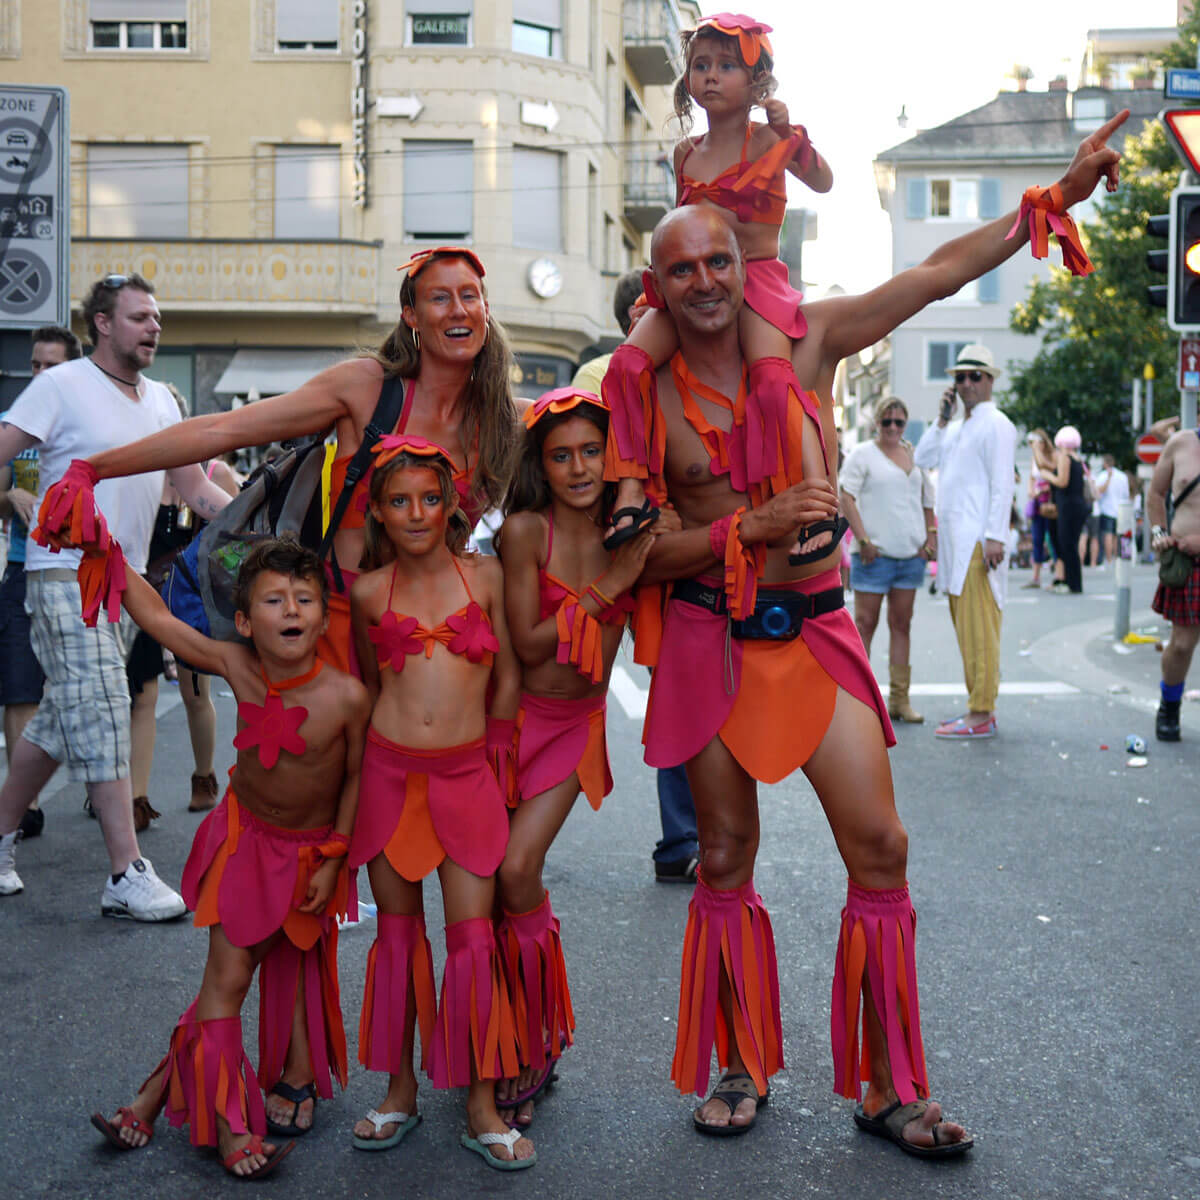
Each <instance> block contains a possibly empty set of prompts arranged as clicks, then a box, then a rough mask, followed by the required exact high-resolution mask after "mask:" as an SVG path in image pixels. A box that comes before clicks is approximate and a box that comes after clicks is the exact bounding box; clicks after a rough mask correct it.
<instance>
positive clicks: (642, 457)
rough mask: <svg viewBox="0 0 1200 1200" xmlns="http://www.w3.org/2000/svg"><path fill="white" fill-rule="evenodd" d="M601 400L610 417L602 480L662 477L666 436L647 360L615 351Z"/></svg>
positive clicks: (633, 349) (633, 351)
mask: <svg viewBox="0 0 1200 1200" xmlns="http://www.w3.org/2000/svg"><path fill="white" fill-rule="evenodd" d="M600 394H601V395H602V396H603V397H604V402H605V403H606V404H607V405H608V406H609V409H610V410H611V412H612V416H611V418H610V420H609V426H608V443H607V445H606V447H605V457H604V478H605V479H608V480H617V479H626V478H630V477H632V478H634V479H646V478H647V477H648V476H654V475H661V474H662V467H663V453H664V451H665V449H666V442H667V431H666V426H665V425H664V424H663V420H662V416H661V415H660V413H659V411H658V379H657V376H656V374H655V367H654V363H653V362H652V361H651V359H650V356H649V355H648V354H647V353H646V352H645V351H644V350H641V349H639V348H638V347H637V346H631V345H629V344H628V343H623V344H622V345H620V346H618V347H617V349H616V351H615V352H614V353H613V356H612V358H611V359H610V360H609V363H608V370H607V371H606V372H605V374H604V380H603V382H602V383H601V384H600Z"/></svg>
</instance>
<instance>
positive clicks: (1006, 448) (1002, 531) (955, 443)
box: [914, 344, 1017, 740]
mask: <svg viewBox="0 0 1200 1200" xmlns="http://www.w3.org/2000/svg"><path fill="white" fill-rule="evenodd" d="M947 374H949V375H951V376H953V378H954V383H953V384H952V385H951V386H950V387H949V388H948V389H947V391H946V393H945V395H943V397H942V405H941V411H940V412H939V413H938V419H937V423H936V424H934V425H932V426H930V428H929V429H927V430H926V431H925V435H924V437H922V438H921V441H920V444H919V445H918V446H917V450H916V454H915V455H914V459H915V461H916V465H917V466H918V467H924V468H925V469H926V470H933V469H935V468H936V469H937V471H938V489H937V518H938V586H939V587H941V588H942V590H943V591H945V593H946V594H947V595H948V596H949V598H950V618H951V620H952V621H953V622H954V630H955V633H956V634H957V635H958V648H959V652H960V653H961V655H962V660H963V676H964V678H965V679H966V684H967V709H968V711H967V712H966V713H964V714H963V715H962V716H960V717H954V718H953V719H951V720H949V721H945V722H943V723H942V724H941V725H939V726H938V727H937V731H936V732H937V736H938V737H940V738H952V739H957V740H967V739H974V738H990V737H995V735H996V695H997V693H998V692H999V690H1000V618H1001V613H1002V611H1003V609H1004V599H1005V594H1006V592H1007V588H1008V550H1007V545H1008V533H1009V524H1010V518H1011V514H1012V500H1013V468H1014V463H1013V459H1014V457H1015V454H1016V444H1017V431H1016V429H1014V428H1013V423H1012V422H1011V421H1010V420H1009V419H1008V418H1007V417H1006V416H1005V415H1004V414H1003V413H1002V412H1001V411H1000V410H999V409H998V408H997V407H996V404H995V401H994V400H993V399H992V386H993V384H994V383H995V379H996V374H997V371H996V367H995V364H994V361H993V359H992V352H991V351H990V350H989V349H988V348H987V347H986V346H981V345H979V344H973V345H969V346H964V347H963V348H962V350H961V351H960V353H959V356H958V361H957V362H956V363H955V364H954V366H953V367H951V368H949V370H948V371H947ZM959 398H961V399H962V402H963V419H962V421H955V422H954V423H953V424H951V418H952V417H953V416H954V409H955V407H956V402H957V400H958V399H959Z"/></svg>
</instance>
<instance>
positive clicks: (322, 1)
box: [275, 0, 341, 53]
mask: <svg viewBox="0 0 1200 1200" xmlns="http://www.w3.org/2000/svg"><path fill="white" fill-rule="evenodd" d="M340 45H341V6H340V4H339V3H338V0H278V2H277V6H276V9H275V48H276V49H277V50H285V51H289V52H294V51H302V52H303V51H313V50H317V51H321V52H323V53H330V52H334V53H336V52H337V50H338V48H339V46H340Z"/></svg>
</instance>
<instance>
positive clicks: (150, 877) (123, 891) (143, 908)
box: [100, 858, 187, 921]
mask: <svg viewBox="0 0 1200 1200" xmlns="http://www.w3.org/2000/svg"><path fill="white" fill-rule="evenodd" d="M185 912H187V905H186V904H184V902H183V897H182V896H181V895H180V894H179V893H178V892H174V891H172V890H171V889H170V888H169V887H167V885H166V884H165V883H163V881H162V880H161V879H159V877H158V876H157V875H156V874H155V873H154V867H153V865H152V864H151V862H150V860H149V859H148V858H135V859H134V860H133V862H131V863H130V864H129V866H128V867H126V868H125V874H124V875H122V876H121V878H120V879H119V880H117V882H116V883H113V881H112V876H111V875H110V876H109V877H108V880H107V882H106V883H105V885H104V894H103V895H102V896H101V897H100V914H101V916H105V917H128V918H130V919H131V920H133V921H173V920H175V918H176V917H182V916H183V914H184V913H185Z"/></svg>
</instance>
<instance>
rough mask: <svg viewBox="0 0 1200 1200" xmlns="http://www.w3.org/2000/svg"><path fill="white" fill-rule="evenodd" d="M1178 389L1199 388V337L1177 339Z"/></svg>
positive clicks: (1189, 389)
mask: <svg viewBox="0 0 1200 1200" xmlns="http://www.w3.org/2000/svg"><path fill="white" fill-rule="evenodd" d="M1177 386H1178V388H1179V390H1180V391H1181V392H1182V391H1193V390H1195V389H1197V388H1200V338H1189V337H1184V338H1180V339H1179V378H1178V381H1177Z"/></svg>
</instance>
